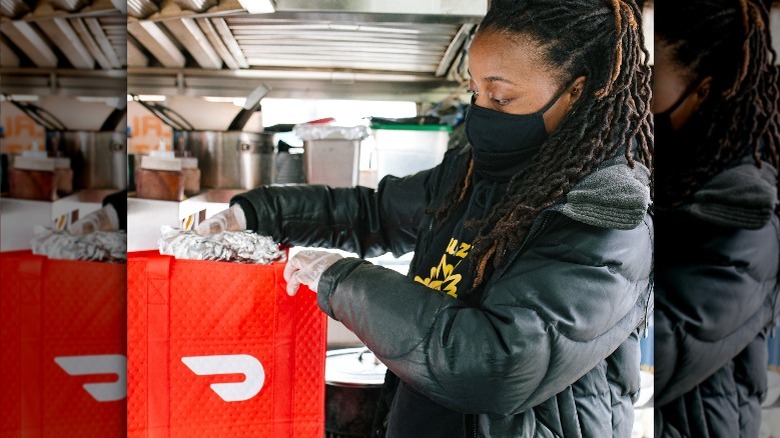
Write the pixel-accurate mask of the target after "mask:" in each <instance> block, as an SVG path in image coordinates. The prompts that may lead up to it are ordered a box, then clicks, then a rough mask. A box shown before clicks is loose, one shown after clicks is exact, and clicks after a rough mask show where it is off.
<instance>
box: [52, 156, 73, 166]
mask: <svg viewBox="0 0 780 438" xmlns="http://www.w3.org/2000/svg"><path fill="white" fill-rule="evenodd" d="M54 167H56V168H57V169H70V158H68V157H56V158H54Z"/></svg>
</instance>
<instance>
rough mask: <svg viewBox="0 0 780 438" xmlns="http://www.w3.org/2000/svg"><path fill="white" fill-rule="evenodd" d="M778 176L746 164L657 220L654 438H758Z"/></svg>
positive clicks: (773, 300) (774, 266) (774, 300)
mask: <svg viewBox="0 0 780 438" xmlns="http://www.w3.org/2000/svg"><path fill="white" fill-rule="evenodd" d="M776 178H777V175H776V172H775V170H774V169H773V168H772V167H771V166H769V165H767V164H766V163H764V165H763V166H762V168H761V169H758V168H757V167H756V166H755V165H754V164H753V163H752V159H749V160H747V161H746V162H742V163H741V164H739V165H737V166H734V167H732V168H730V169H727V170H726V171H724V172H722V173H721V174H719V175H717V176H716V177H715V178H713V180H711V181H710V182H709V183H707V184H706V185H705V186H703V187H702V189H700V190H699V191H698V192H697V193H696V194H695V202H694V203H692V204H690V205H686V206H684V207H683V208H681V209H678V210H676V211H673V212H666V213H663V214H661V213H659V214H658V215H657V216H656V229H657V230H658V235H659V238H658V239H657V241H656V254H657V259H656V260H657V263H656V267H655V278H656V283H655V285H656V304H655V307H656V309H655V371H656V375H655V377H656V378H655V400H654V403H655V406H656V415H655V421H656V436H658V437H724V438H725V437H728V438H732V437H757V436H758V430H759V426H760V420H761V417H760V402H761V400H762V398H763V396H764V393H765V391H766V370H767V348H766V336H767V334H768V331H769V330H770V328H771V325H772V320H773V315H774V314H775V313H776V312H777V305H778V304H780V303H778V296H777V295H778V286H777V277H778V269H779V267H780V261H779V258H780V226H779V224H778V218H777V216H776V215H775V214H773V210H774V207H775V205H776V203H777V192H776V184H777V183H776Z"/></svg>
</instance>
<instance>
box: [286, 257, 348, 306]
mask: <svg viewBox="0 0 780 438" xmlns="http://www.w3.org/2000/svg"><path fill="white" fill-rule="evenodd" d="M343 258H344V257H342V256H341V255H339V254H336V253H333V252H327V251H312V250H303V251H301V252H299V253H298V254H296V255H295V256H294V257H293V258H291V259H290V261H289V262H287V266H285V267H284V279H285V280H286V281H287V295H290V296H293V295H295V294H296V293H297V292H298V287H299V286H300V285H301V284H303V285H306V286H308V287H309V289H311V290H312V291H314V292H315V293H316V292H317V284H318V283H319V282H320V277H322V273H323V272H325V271H326V270H327V269H328V268H330V267H331V266H332V265H333V264H334V263H336V262H337V261H339V260H341V259H343Z"/></svg>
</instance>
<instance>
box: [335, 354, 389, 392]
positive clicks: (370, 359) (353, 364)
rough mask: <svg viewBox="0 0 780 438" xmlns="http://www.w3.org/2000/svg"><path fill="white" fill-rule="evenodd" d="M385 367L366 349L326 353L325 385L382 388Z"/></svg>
mask: <svg viewBox="0 0 780 438" xmlns="http://www.w3.org/2000/svg"><path fill="white" fill-rule="evenodd" d="M386 372H387V367H386V366H385V365H384V364H383V363H382V362H380V361H379V359H377V358H376V356H374V353H372V352H371V351H370V350H369V349H368V348H344V349H339V350H331V351H328V353H327V357H326V359H325V383H326V384H328V385H334V386H354V387H360V386H382V384H383V383H384V381H385V373H386Z"/></svg>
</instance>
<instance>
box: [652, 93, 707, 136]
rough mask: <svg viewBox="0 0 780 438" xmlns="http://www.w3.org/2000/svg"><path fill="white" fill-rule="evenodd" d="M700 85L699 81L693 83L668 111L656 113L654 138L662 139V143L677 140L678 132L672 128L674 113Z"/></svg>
mask: <svg viewBox="0 0 780 438" xmlns="http://www.w3.org/2000/svg"><path fill="white" fill-rule="evenodd" d="M698 85H699V83H698V81H693V82H691V84H690V85H688V87H687V88H686V89H685V91H683V93H682V94H681V95H680V97H678V98H677V100H676V101H675V102H674V103H673V104H672V106H671V107H669V108H668V109H667V110H666V111H664V112H660V113H656V114H654V115H653V124H654V128H653V131H654V137H655V138H656V139H659V138H660V139H661V141H668V140H671V139H673V138H675V137H676V136H677V135H676V132H675V130H674V128H673V127H672V113H673V112H674V111H675V110H676V109H677V108H679V107H680V105H682V103H683V102H684V101H685V99H687V98H688V96H690V95H691V93H693V91H694V89H695V88H696V87H697V86H698Z"/></svg>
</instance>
